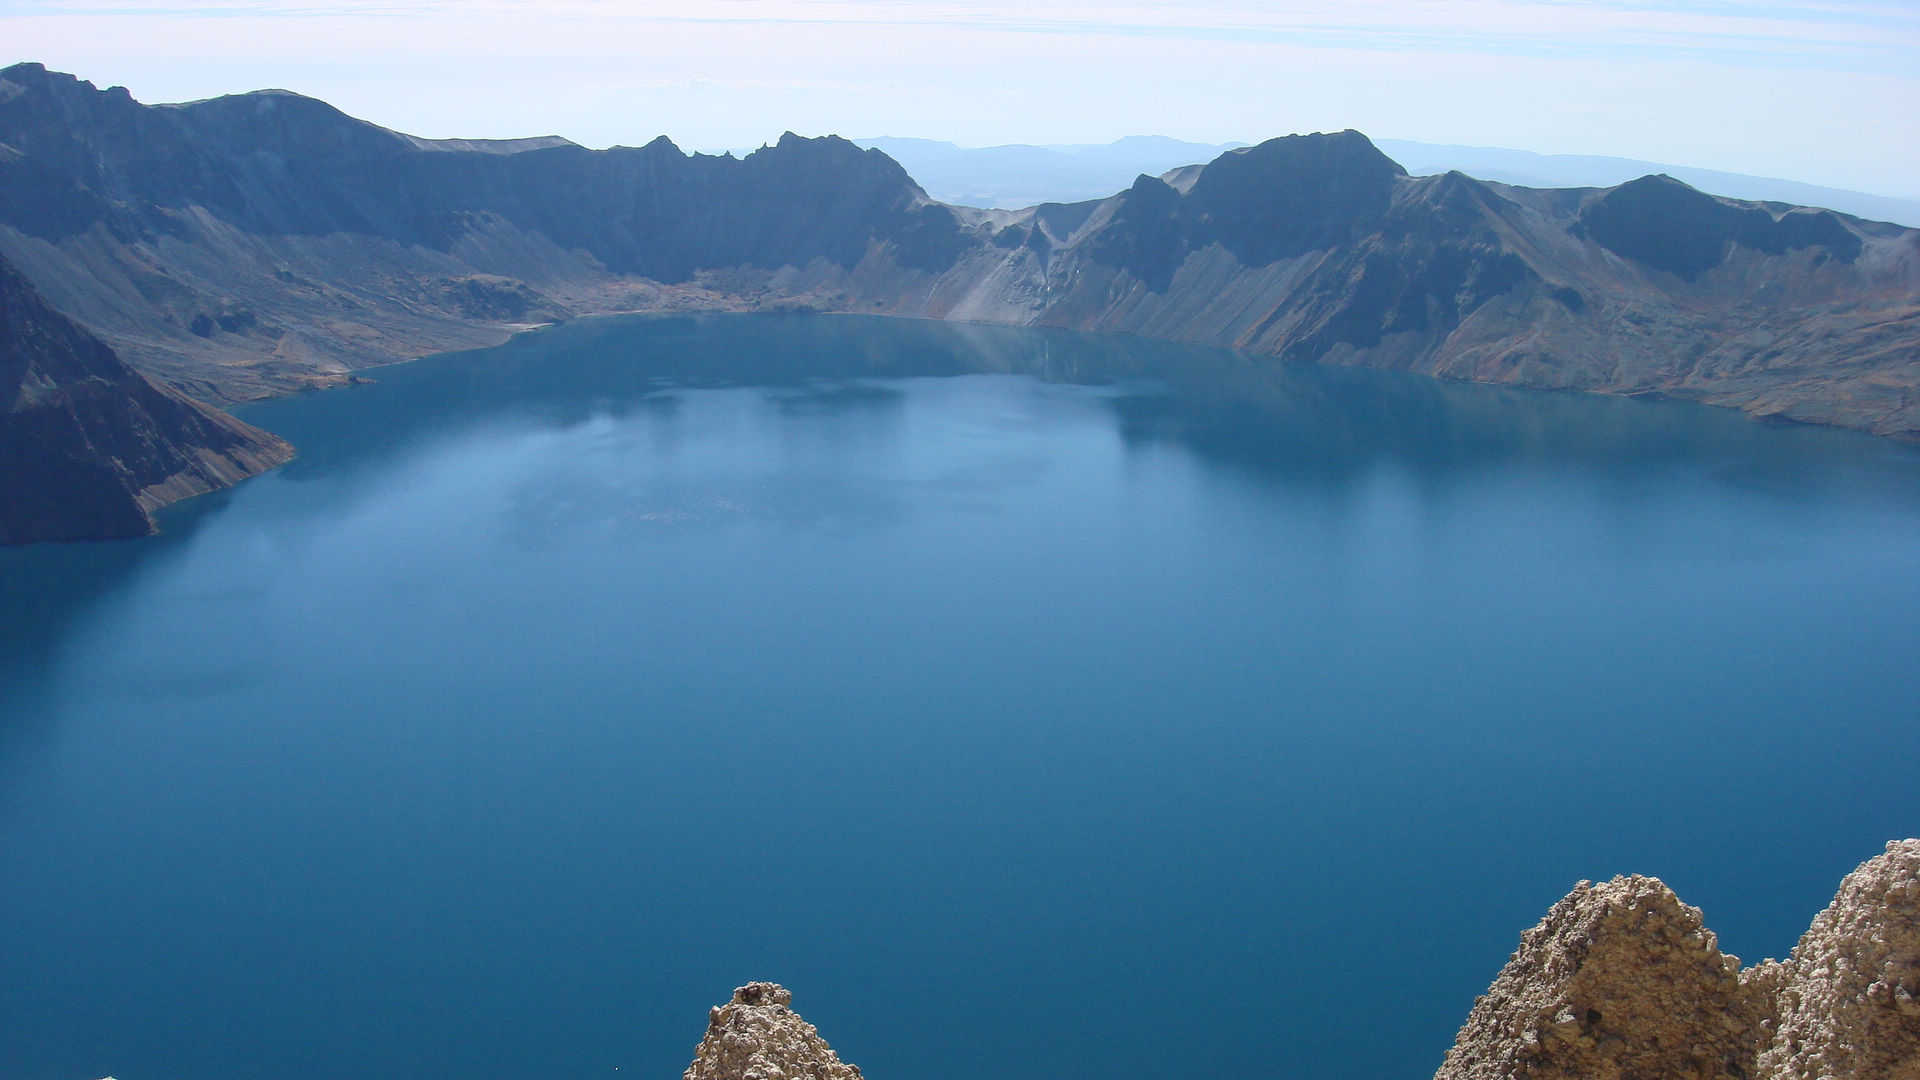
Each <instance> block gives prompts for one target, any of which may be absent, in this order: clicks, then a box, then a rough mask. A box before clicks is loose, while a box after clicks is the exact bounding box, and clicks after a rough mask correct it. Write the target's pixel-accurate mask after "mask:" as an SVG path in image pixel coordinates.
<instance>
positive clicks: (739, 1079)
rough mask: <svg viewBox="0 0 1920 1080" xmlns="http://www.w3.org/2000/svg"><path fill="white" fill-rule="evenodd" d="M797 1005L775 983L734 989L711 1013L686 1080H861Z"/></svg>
mask: <svg viewBox="0 0 1920 1080" xmlns="http://www.w3.org/2000/svg"><path fill="white" fill-rule="evenodd" d="M792 1004H793V994H792V992H790V991H789V990H787V989H786V988H785V987H783V986H778V985H776V984H774V983H770V982H752V983H748V984H747V985H745V986H742V987H740V988H739V989H737V990H735V991H734V992H733V1000H732V1001H730V1002H728V1003H727V1004H725V1005H716V1006H714V1007H713V1009H712V1011H710V1012H709V1013H708V1014H707V1034H706V1037H705V1038H703V1039H701V1040H700V1046H699V1048H698V1049H696V1050H695V1051H694V1053H693V1064H691V1065H689V1066H687V1071H686V1074H685V1076H684V1078H683V1080H860V1069H859V1068H858V1067H857V1066H854V1065H848V1064H846V1063H845V1062H843V1061H841V1060H840V1058H839V1056H838V1055H836V1054H835V1053H834V1052H833V1047H831V1046H828V1045H827V1042H826V1040H825V1039H822V1038H821V1037H820V1033H819V1032H818V1031H816V1030H814V1027H813V1025H812V1024H809V1023H807V1022H806V1021H805V1020H802V1019H800V1015H799V1014H798V1013H796V1012H794V1011H793V1009H792V1008H791V1007H790V1006H792Z"/></svg>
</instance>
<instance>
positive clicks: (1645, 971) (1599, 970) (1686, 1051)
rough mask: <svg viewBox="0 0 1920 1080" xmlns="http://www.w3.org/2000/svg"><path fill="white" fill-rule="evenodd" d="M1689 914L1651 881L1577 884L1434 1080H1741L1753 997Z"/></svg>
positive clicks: (1477, 1012) (1753, 1033)
mask: <svg viewBox="0 0 1920 1080" xmlns="http://www.w3.org/2000/svg"><path fill="white" fill-rule="evenodd" d="M1739 973H1740V965H1739V960H1738V959H1737V958H1735V957H1731V956H1726V955H1724V954H1722V953H1721V952H1720V948H1719V944H1718V942H1717V940H1716V939H1715V937H1714V934H1713V932H1712V931H1710V930H1708V929H1707V928H1706V927H1705V925H1704V924H1703V923H1702V920H1701V916H1700V910H1699V909H1698V908H1693V907H1688V906H1687V905H1685V904H1683V903H1681V902H1680V899H1679V897H1677V896H1675V895H1674V894H1673V890H1671V889H1669V888H1667V886H1666V885H1665V884H1663V883H1662V882H1661V881H1660V880H1659V879H1657V878H1650V877H1640V876H1633V877H1617V878H1614V879H1613V880H1612V881H1609V882H1606V883H1604V884H1601V885H1593V884H1590V883H1588V882H1584V881H1583V882H1581V883H1579V884H1578V885H1576V886H1575V887H1574V890H1573V892H1571V893H1569V894H1568V895H1567V896H1566V897H1565V898H1564V899H1562V900H1561V901H1560V902H1559V903H1557V904H1555V905H1554V906H1553V908H1552V909H1551V910H1549V911H1548V912H1547V916H1546V918H1545V919H1543V920H1541V922H1540V924H1539V925H1538V926H1535V927H1534V928H1533V929H1531V930H1529V931H1527V932H1526V933H1525V934H1523V935H1522V936H1521V939H1520V948H1519V950H1518V951H1516V952H1515V953H1514V954H1513V957H1512V959H1510V960H1508V962H1507V966H1506V967H1505V968H1504V969H1502V971H1501V972H1500V975H1499V977H1498V978H1496V979H1495V980H1494V983H1493V986H1492V988H1490V989H1489V990H1488V991H1487V993H1486V995H1485V996H1483V997H1481V998H1480V1000H1479V1001H1478V1002H1476V1003H1475V1005H1474V1007H1473V1012H1472V1013H1471V1014H1470V1015H1469V1016H1468V1018H1467V1023H1466V1026H1465V1027H1463V1028H1462V1029H1461V1031H1460V1036H1459V1038H1458V1040H1457V1041H1456V1042H1455V1043H1454V1047H1453V1050H1452V1051H1451V1052H1449V1053H1448V1054H1447V1060H1446V1063H1445V1064H1444V1065H1443V1066H1442V1067H1441V1069H1440V1071H1439V1073H1437V1074H1436V1080H1469V1078H1473V1080H1483V1078H1484V1080H1491V1078H1494V1077H1502V1078H1504V1077H1509V1076H1525V1077H1536V1078H1547V1077H1554V1078H1565V1080H1575V1078H1582V1080H1588V1078H1594V1077H1630V1076H1647V1077H1654V1076H1662V1077H1682V1076H1684V1077H1697V1078H1701V1080H1707V1078H1721V1077H1724V1078H1727V1080H1744V1078H1745V1077H1747V1076H1749V1075H1750V1069H1751V1066H1752V1062H1753V1053H1754V1045H1755V1042H1756V1040H1757V1037H1758V1032H1759V1030H1760V1028H1759V1024H1760V1019H1761V1009H1760V1005H1759V1002H1758V1000H1757V995H1755V994H1753V993H1752V992H1750V991H1749V990H1747V989H1746V988H1745V987H1743V986H1742V985H1741V982H1740V977H1739Z"/></svg>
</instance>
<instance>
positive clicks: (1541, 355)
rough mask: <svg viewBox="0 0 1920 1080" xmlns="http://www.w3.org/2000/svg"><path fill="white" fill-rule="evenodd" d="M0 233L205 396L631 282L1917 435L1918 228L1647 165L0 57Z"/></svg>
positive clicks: (322, 375)
mask: <svg viewBox="0 0 1920 1080" xmlns="http://www.w3.org/2000/svg"><path fill="white" fill-rule="evenodd" d="M0 184H4V185H5V187H6V189H7V190H8V192H9V196H10V198H9V200H8V201H7V202H6V203H5V204H0V255H5V256H6V257H9V258H11V259H13V260H14V261H15V262H16V263H17V264H18V265H19V266H20V267H21V268H22V269H23V271H24V272H25V273H26V274H27V275H28V277H29V278H31V279H32V280H33V281H34V282H35V283H36V284H37V285H38V286H39V287H40V288H41V289H42V291H43V292H44V293H46V295H47V296H48V297H49V298H50V299H51V300H52V302H53V303H54V304H55V305H56V306H58V307H59V308H60V309H61V310H63V311H66V312H68V313H70V314H71V315H73V316H74V317H75V318H76V319H78V320H80V321H81V322H82V323H83V324H84V325H86V326H88V327H89V328H91V329H93V330H94V331H96V332H98V333H100V334H101V335H102V336H103V337H105V338H106V339H107V340H108V342H109V343H110V344H112V345H113V346H114V347H115V348H116V349H118V350H119V351H120V352H121V353H122V355H124V356H125V357H126V358H127V359H128V360H129V362H131V363H133V364H135V365H136V366H137V367H139V368H140V369H141V370H143V371H145V372H148V373H149V374H153V375H156V376H158V377H160V378H162V379H163V380H165V381H166V382H168V383H169V384H171V385H173V386H175V387H176V388H179V389H182V390H185V391H187V392H189V393H191V394H193V395H195V396H198V397H201V398H203V399H206V400H240V399H246V398H251V397H258V396H262V395H266V394H273V393H281V392H285V391H286V390H289V389H292V388H296V387H301V386H312V385H327V384H329V383H334V382H339V381H342V380H343V379H344V378H345V377H346V375H347V373H348V372H349V371H350V370H352V369H353V368H356V367H362V366H366V365H369V364H375V363H384V362H390V361H392V360H396V359H403V358H406V357H409V356H414V355H418V354H420V353H423V352H430V351H436V350H443V349H453V348H462V347H468V346H474V345H480V344H487V343H492V342H496V341H498V340H500V339H501V338H502V337H503V336H504V335H505V334H506V333H507V332H508V331H509V330H510V329H511V328H512V327H513V326H514V325H517V324H522V323H529V322H541V321H549V320H552V319H558V318H565V317H568V316H570V315H575V314H586V313H594V312H605V311H618V310H672V309H680V308H734V309H741V308H757V307H782V306H806V307H811V308H818V309H828V310H844V311H860V312H875V313H886V314H900V315H913V316H926V317H935V318H948V319H963V320H973V321H983V322H1001V323H1014V324H1037V325H1048V326H1065V327H1073V328H1079V329H1092V330H1107V331H1124V332H1130V333H1136V334H1141V335H1145V336H1150V337H1157V338H1167V339H1174V340H1184V341H1192V342H1199V343H1205V344H1210V345H1228V346H1233V347H1236V348H1240V349H1244V350H1246V351H1248V352H1251V353H1254V354H1257V355H1268V356H1280V357H1286V358H1290V359H1308V360H1317V361H1322V362H1328V363H1341V364H1356V365H1367V366H1375V367H1392V368H1401V369H1406V370H1410V371H1416V372H1421V373H1425V374H1430V375H1435V376H1440V377H1444V378H1455V379H1469V380H1475V381H1482V382H1495V383H1505V384H1510V385H1517V386H1529V387H1550V388H1561V389H1580V390H1595V391H1603V392H1608V393H1619V394H1658V395H1666V396H1673V397H1681V398H1687V399H1691V400H1698V401H1705V402H1709V403H1713V404H1719V405H1728V406H1733V407H1738V408H1742V409H1745V410H1748V411H1750V412H1753V413H1758V414H1765V415H1777V416H1783V417H1788V418H1793V419H1798V420H1805V421H1814V422H1821V423H1832V424H1842V425H1846V426H1850V427H1856V428H1862V429H1865V430H1869V431H1875V432H1879V433H1882V434H1887V435H1894V436H1902V437H1910V438H1920V231H1916V230H1911V229H1902V228H1900V227H1897V226H1893V225H1884V224H1878V223H1874V222H1867V221H1861V220H1858V219H1854V218H1848V217H1845V216H1842V215H1837V214H1833V213H1830V212H1827V211H1816V210H1806V209H1799V208H1793V207H1787V206H1783V205H1779V204H1771V203H1746V202H1739V201H1735V200H1729V199H1721V198H1716V197H1713V196H1709V195H1705V194H1702V193H1701V192H1698V191H1695V190H1693V189H1692V188H1689V187H1687V186H1686V185H1684V184H1681V183H1679V182H1678V181H1675V180H1672V179H1669V178H1666V177H1647V178H1643V179H1641V180H1636V181H1633V182H1631V183H1627V184H1622V185H1620V186H1618V187H1615V188H1611V189H1604V190H1595V189H1571V190H1558V191H1540V190H1531V189H1527V188H1519V187H1508V186H1504V185H1499V184H1489V183H1483V182H1481V181H1477V180H1474V179H1472V178H1470V177H1467V176H1464V175H1461V174H1459V173H1448V174H1445V175H1441V176H1429V177H1418V178H1415V177H1410V176H1408V175H1407V174H1406V172H1405V170H1403V169H1401V168H1400V166H1399V165H1397V164H1395V163H1394V162H1393V161H1392V160H1390V159H1389V158H1387V157H1386V156H1385V155H1383V154H1381V153H1380V152H1379V150H1378V149H1376V148H1375V147H1374V145H1373V144H1372V143H1371V142H1369V141H1368V140H1367V139H1366V137H1365V136H1363V135H1361V134H1359V133H1358V132H1352V131H1347V132H1339V133H1335V134H1325V135H1301V136H1289V137H1287V138H1282V139H1274V140H1271V141H1269V142H1266V143H1262V144H1260V145H1258V146H1252V147H1245V148H1242V149H1238V150H1234V151H1230V152H1228V153H1226V154H1223V155H1221V156H1220V157H1219V158H1217V159H1215V160H1214V161H1212V162H1210V163H1208V164H1206V165H1204V166H1193V167H1188V168H1183V169H1179V170H1176V171H1174V172H1171V173H1168V174H1167V175H1166V176H1164V177H1159V178H1155V177H1147V176H1143V177H1140V178H1139V179H1138V180H1137V181H1136V182H1135V183H1134V184H1133V185H1132V186H1131V187H1130V188H1128V189H1127V190H1126V191H1123V192H1119V193H1117V194H1115V195H1113V196H1111V197H1109V198H1106V199H1101V200H1094V201H1090V202H1086V203H1080V204H1074V205H1058V204H1050V205H1044V206H1039V207H1033V208H1029V209H1025V210H1018V211H982V210H970V209H964V208H957V207H948V206H944V205H941V204H939V203H936V202H932V201H931V200H929V199H928V198H927V197H926V195H925V193H924V192H922V191H921V189H920V188H919V186H918V185H916V184H915V183H914V182H913V180H912V179H911V178H910V177H908V176H907V174H906V173H905V172H904V171H903V170H902V169H901V168H900V167H899V166H898V165H897V164H895V163H894V162H893V161H891V160H890V159H888V158H887V157H886V156H885V155H883V154H880V153H879V152H877V151H870V150H869V151H863V150H860V149H858V148H857V147H855V146H853V144H851V143H848V142H846V141H844V140H840V139H835V138H825V139H802V138H798V137H795V136H792V135H787V136H783V137H782V138H781V139H780V140H779V142H778V143H777V144H776V145H773V146H771V147H766V148H763V149H762V150H760V151H757V152H755V153H753V154H751V155H748V156H747V157H746V158H744V159H738V160H736V159H734V158H732V157H726V156H722V157H710V156H703V155H692V156H689V155H686V154H683V153H681V152H680V151H679V150H678V149H677V148H675V147H674V146H673V144H671V143H670V142H668V141H666V140H665V139H657V140H655V141H653V142H651V143H649V144H647V145H646V146H644V147H638V148H632V147H616V148H614V149H611V150H605V151H589V150H586V149H584V148H582V147H578V146H574V145H572V144H570V143H567V142H565V141H564V140H560V139H553V138H547V139H531V140H517V141H514V142H509V143H485V142H471V141H469V142H453V141H440V142H435V141H430V140H424V139H418V138H414V137H411V136H407V135H402V134H399V133H397V132H392V131H387V130H385V129H383V128H379V127H376V126H374V125H371V124H367V123H364V122H362V121H359V120H355V119H353V118H351V117H348V116H345V115H343V114H341V113H339V112H338V111H336V110H334V109H333V108H331V107H330V106H327V105H325V104H324V103H321V102H317V101H312V100H310V99H307V98H301V97H298V96H296V95H292V94H285V93H277V92H260V93H253V94H242V95H235V96H232V97H225V98H218V99H215V100H212V101H204V102H195V103H190V104H184V105H170V106H147V105H142V104H140V103H138V102H136V101H134V100H133V99H132V98H130V97H129V96H127V94H126V92H125V91H124V90H118V89H113V90H105V91H102V90H98V89H96V88H95V87H93V86H92V85H91V84H89V83H85V82H81V81H79V80H77V79H74V78H73V77H71V76H67V75H60V74H57V73H53V72H48V71H46V70H45V69H44V68H42V67H40V66H38V65H30V64H29V65H17V66H15V67H12V68H8V69H6V70H5V71H0Z"/></svg>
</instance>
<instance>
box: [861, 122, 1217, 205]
mask: <svg viewBox="0 0 1920 1080" xmlns="http://www.w3.org/2000/svg"><path fill="white" fill-rule="evenodd" d="M854 142H855V143H856V144H858V145H860V146H867V147H873V148H875V149H878V150H882V151H884V152H885V153H886V155H887V156H888V157H890V158H892V159H893V160H895V161H897V162H899V163H900V164H901V165H902V166H903V167H905V169H906V170H907V172H908V173H910V174H912V176H913V178H914V179H915V180H918V181H919V182H920V185H921V186H922V187H924V188H926V190H927V194H928V195H931V196H932V197H934V198H936V199H939V200H940V201H941V202H945V203H952V204H954V205H956V206H985V207H1001V208H1003V209H1008V210H1014V209H1019V208H1020V207H1025V206H1038V205H1039V204H1041V203H1046V202H1063V203H1070V202H1081V201H1083V200H1086V199H1104V198H1106V197H1107V196H1108V195H1111V194H1113V193H1114V192H1116V191H1119V190H1121V189H1122V188H1125V187H1126V186H1127V185H1128V184H1131V183H1133V178H1134V177H1136V176H1140V175H1142V174H1145V175H1147V176H1159V175H1160V174H1161V173H1163V172H1166V171H1167V170H1169V169H1177V168H1179V167H1180V166H1182V165H1198V164H1200V163H1202V162H1207V161H1212V160H1213V159H1214V158H1217V157H1219V156H1220V155H1221V154H1222V153H1224V152H1226V151H1228V150H1231V149H1233V148H1234V147H1238V146H1245V145H1246V144H1245V143H1220V144H1210V143H1193V142H1181V141H1180V140H1179V139H1168V138H1164V137H1162V136H1159V135H1134V136H1129V137H1128V138H1125V139H1120V140H1117V141H1115V142H1110V143H1087V144H1075V145H1061V146H1026V145H1019V144H1014V145H1009V146H986V147H980V148H977V149H974V148H963V147H959V146H955V145H954V144H953V143H949V142H936V141H934V140H932V139H894V138H883V139H855V140H854Z"/></svg>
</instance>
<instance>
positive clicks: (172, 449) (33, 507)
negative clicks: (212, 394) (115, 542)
mask: <svg viewBox="0 0 1920 1080" xmlns="http://www.w3.org/2000/svg"><path fill="white" fill-rule="evenodd" d="M292 454H293V451H292V449H291V448H290V447H289V446H287V444H286V443H284V442H282V441H280V440H279V439H277V438H274V437H273V436H271V435H268V434H266V433H265V432H263V431H259V430H257V429H255V428H252V427H249V426H248V425H246V424H243V423H241V422H240V421H238V420H235V419H234V418H232V417H230V416H227V415H225V414H223V413H218V412H215V411H213V410H212V409H208V408H207V407H205V406H203V405H199V404H196V403H194V402H192V401H188V400H187V399H185V398H183V397H181V396H180V395H178V394H176V393H173V392H172V391H169V390H165V389H162V388H160V387H157V386H155V385H154V384H152V383H151V382H148V381H147V380H146V379H145V378H144V377H143V376H141V375H139V374H137V373H135V372H134V371H133V370H132V369H131V368H128V367H127V366H126V365H125V364H123V363H121V362H120V359H119V358H118V357H116V356H115V355H114V354H113V350H111V349H109V348H107V346H106V345H104V344H102V343H101V342H100V340H99V339H98V338H95V337H93V336H92V335H91V334H88V333H87V332H86V331H84V330H81V329H80V328H79V327H77V326H75V325H73V323H72V322H70V321H68V320H67V319H65V318H63V317H61V316H60V315H59V314H58V313H56V312H54V311H53V310H52V309H51V308H48V307H47V306H46V304H45V302H43V301H42V300H41V299H40V296H39V294H37V293H36V292H34V290H33V287H32V286H31V285H29V284H27V282H26V281H25V280H24V279H23V278H21V277H20V275H19V274H18V273H17V272H16V271H15V270H14V269H13V267H12V266H10V265H8V264H7V263H5V262H3V261H0V544H26V543H33V542H36V541H42V540H99V539H111V538H116V537H128V536H145V535H146V534H148V533H150V532H152V531H153V519H152V518H151V517H150V516H149V512H150V511H151V510H153V509H154V508H156V507H158V506H161V505H164V504H166V503H168V502H172V501H173V500H175V499H180V498H184V497H186V496H188V495H196V494H200V493H201V492H205V491H211V490H213V489H215V488H219V487H225V486H227V485H228V484H231V483H233V482H235V481H236V480H240V479H242V478H244V477H247V476H251V475H253V474H254V473H256V472H260V471H262V470H264V469H268V468H271V467H273V466H275V465H278V464H280V463H281V462H284V461H286V460H287V459H288V458H289V457H291V456H292Z"/></svg>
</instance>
